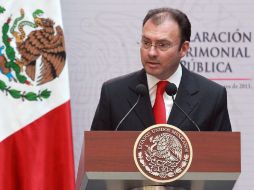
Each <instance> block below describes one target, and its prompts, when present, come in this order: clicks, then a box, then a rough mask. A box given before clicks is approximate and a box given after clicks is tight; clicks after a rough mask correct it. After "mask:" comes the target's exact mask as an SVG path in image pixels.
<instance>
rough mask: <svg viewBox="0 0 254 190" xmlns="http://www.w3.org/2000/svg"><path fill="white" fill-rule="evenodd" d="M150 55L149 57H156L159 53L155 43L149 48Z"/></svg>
mask: <svg viewBox="0 0 254 190" xmlns="http://www.w3.org/2000/svg"><path fill="white" fill-rule="evenodd" d="M148 55H149V57H156V56H157V55H158V51H157V48H156V46H154V45H153V46H151V47H150V48H149V49H148Z"/></svg>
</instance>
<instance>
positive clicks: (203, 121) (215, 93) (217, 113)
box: [91, 66, 231, 131]
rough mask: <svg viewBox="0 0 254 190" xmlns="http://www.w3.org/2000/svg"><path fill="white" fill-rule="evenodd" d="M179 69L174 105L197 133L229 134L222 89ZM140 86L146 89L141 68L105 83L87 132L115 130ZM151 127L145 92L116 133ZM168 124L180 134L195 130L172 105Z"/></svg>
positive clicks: (149, 103) (149, 108) (150, 114)
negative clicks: (223, 132) (178, 129)
mask: <svg viewBox="0 0 254 190" xmlns="http://www.w3.org/2000/svg"><path fill="white" fill-rule="evenodd" d="M182 67H183V72H182V78H181V82H180V85H179V89H178V92H177V96H176V102H177V103H178V105H179V106H180V107H181V108H182V109H183V110H184V111H185V112H186V113H187V114H189V116H190V118H192V119H193V120H194V121H195V122H196V123H197V124H198V126H199V128H200V130H201V131H231V124H230V120H229V115H228V109H227V93H226V89H225V88H224V87H222V86H220V85H219V84H217V83H215V82H213V81H210V80H208V79H206V78H204V77H202V76H200V75H198V74H195V73H192V72H190V71H188V70H187V69H186V68H185V67H184V66H182ZM140 83H142V84H144V85H145V86H147V79H146V73H145V71H144V70H143V69H142V70H140V71H137V72H134V73H131V74H129V75H125V76H122V77H118V78H115V79H112V80H109V81H107V82H105V83H104V84H103V86H102V90H101V97H100V101H99V105H98V107H97V110H96V113H95V116H94V119H93V123H92V127H91V130H115V128H116V126H117V125H118V123H119V121H120V120H121V119H122V118H123V117H124V116H125V114H126V113H127V112H128V111H129V110H130V108H131V107H132V106H133V105H134V103H135V102H136V101H137V98H138V95H137V94H136V92H135V88H136V86H137V85H138V84H140ZM154 124H155V122H154V116H153V112H152V106H151V102H150V97H149V93H147V95H145V96H143V97H141V98H140V101H139V103H138V104H137V106H136V107H135V109H134V110H133V111H132V112H131V113H130V114H129V115H128V117H127V118H126V119H125V120H124V121H123V123H122V124H121V125H120V126H119V128H118V130H130V131H142V130H144V129H146V128H147V127H149V126H151V125H154ZM168 124H171V125H174V126H176V127H178V128H180V129H182V130H184V131H195V130H197V129H196V128H195V127H194V125H193V124H192V123H191V122H190V121H189V120H188V119H187V117H186V116H185V115H184V114H183V113H182V112H181V111H180V110H179V108H177V107H176V106H175V105H174V106H173V108H172V111H171V113H170V115H169V118H168Z"/></svg>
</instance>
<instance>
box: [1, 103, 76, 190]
mask: <svg viewBox="0 0 254 190" xmlns="http://www.w3.org/2000/svg"><path fill="white" fill-rule="evenodd" d="M5 127H8V126H5ZM74 184H75V179H74V160H73V144H72V130H71V114H70V101H68V102H67V103H65V104H63V105H61V106H59V107H57V108H55V109H54V110H52V111H50V112H49V113H47V114H45V115H44V116H42V117H41V118H39V119H37V120H36V121H34V122H33V123H31V124H29V125H28V126H26V127H24V128H22V129H21V130H19V131H18V132H16V133H15V134H13V135H11V136H9V137H8V138H6V139H5V140H4V141H2V142H1V143H0V189H4V190H17V189H19V190H45V189H47V190H58V189H59V190H60V189H61V190H74Z"/></svg>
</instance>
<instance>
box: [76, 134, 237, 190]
mask: <svg viewBox="0 0 254 190" xmlns="http://www.w3.org/2000/svg"><path fill="white" fill-rule="evenodd" d="M139 134H140V132H134V131H86V132H85V134H84V144H83V148H82V154H81V158H80V163H79V171H78V176H77V181H76V189H77V190H130V189H133V188H137V187H143V186H151V185H164V186H168V188H169V189H174V188H176V189H186V190H215V189H216V190H231V189H232V188H233V186H234V184H235V182H236V180H237V178H238V177H239V175H240V172H241V145H240V132H186V135H187V136H188V138H189V139H190V141H191V143H192V148H193V160H192V164H191V166H190V168H189V170H188V171H187V173H186V174H185V175H184V176H183V177H181V178H180V179H179V180H177V181H174V182H171V183H167V184H158V183H156V182H153V181H150V180H149V179H147V178H145V177H144V176H143V175H142V174H141V173H140V172H139V171H138V169H137V167H136V165H135V162H134V160H133V146H134V143H135V140H136V138H137V137H138V135H139Z"/></svg>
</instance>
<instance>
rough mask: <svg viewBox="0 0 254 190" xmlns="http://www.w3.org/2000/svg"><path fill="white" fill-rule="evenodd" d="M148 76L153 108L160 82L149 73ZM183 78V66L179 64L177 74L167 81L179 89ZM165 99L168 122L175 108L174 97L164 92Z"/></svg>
mask: <svg viewBox="0 0 254 190" xmlns="http://www.w3.org/2000/svg"><path fill="white" fill-rule="evenodd" d="M146 76H147V84H148V90H149V95H150V100H151V104H152V107H153V105H154V102H155V98H156V90H157V83H158V82H159V81H160V80H159V79H157V78H156V77H154V76H152V75H149V74H147V73H146ZM181 78H182V66H181V64H179V66H178V68H177V70H176V72H175V73H174V74H173V75H171V76H170V77H169V78H168V79H167V80H165V81H168V82H171V83H174V84H175V85H176V87H177V89H178V87H179V84H180V81H181ZM163 98H164V102H165V107H166V118H167V120H168V117H169V114H170V112H171V110H172V107H173V100H172V97H171V96H169V95H167V93H166V92H164V94H163Z"/></svg>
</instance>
